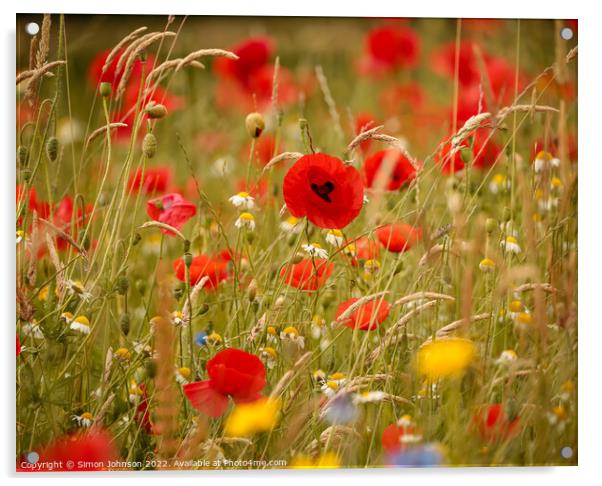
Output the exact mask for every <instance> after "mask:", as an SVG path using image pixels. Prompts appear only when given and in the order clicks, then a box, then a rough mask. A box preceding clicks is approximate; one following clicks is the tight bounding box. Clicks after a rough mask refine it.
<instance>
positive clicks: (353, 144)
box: [347, 125, 384, 152]
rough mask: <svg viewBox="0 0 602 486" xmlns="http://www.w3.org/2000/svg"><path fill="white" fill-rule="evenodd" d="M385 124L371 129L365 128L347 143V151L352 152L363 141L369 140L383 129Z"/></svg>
mask: <svg viewBox="0 0 602 486" xmlns="http://www.w3.org/2000/svg"><path fill="white" fill-rule="evenodd" d="M383 127H384V125H378V126H377V127H374V128H370V129H369V130H365V131H363V132H361V133H360V134H359V135H358V136H357V137H355V138H354V139H353V140H352V141H351V143H349V145H347V152H351V151H352V150H353V149H355V148H356V147H358V146H359V145H360V144H361V143H362V142H365V141H366V140H369V139H371V138H372V136H373V135H375V134H376V132H378V131H379V130H380V129H382V128H383Z"/></svg>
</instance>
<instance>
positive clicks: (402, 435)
mask: <svg viewBox="0 0 602 486" xmlns="http://www.w3.org/2000/svg"><path fill="white" fill-rule="evenodd" d="M421 436H422V432H421V431H420V430H419V429H418V428H417V427H416V426H414V425H411V424H407V425H399V424H390V425H387V427H385V430H383V435H382V436H381V438H380V441H381V444H382V446H383V449H384V450H385V452H387V453H388V454H394V453H395V452H397V451H399V450H400V449H404V448H405V447H406V446H407V445H408V444H413V443H415V442H416V441H417V440H418V439H419V438H421Z"/></svg>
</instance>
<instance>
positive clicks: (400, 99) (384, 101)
mask: <svg viewBox="0 0 602 486" xmlns="http://www.w3.org/2000/svg"><path fill="white" fill-rule="evenodd" d="M425 98H426V96H425V94H424V90H423V89H422V87H421V86H420V85H419V84H418V83H416V82H409V83H404V84H395V85H393V86H390V87H389V88H386V89H384V90H383V91H381V93H380V96H379V103H380V106H381V108H382V110H383V111H384V112H385V113H386V114H388V115H389V116H397V115H399V114H400V113H407V112H411V113H412V114H415V113H416V112H420V111H422V109H423V107H424V103H425Z"/></svg>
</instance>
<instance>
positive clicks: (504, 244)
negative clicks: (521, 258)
mask: <svg viewBox="0 0 602 486" xmlns="http://www.w3.org/2000/svg"><path fill="white" fill-rule="evenodd" d="M500 247H501V248H502V250H504V251H505V252H506V253H514V254H515V255H517V254H519V253H520V252H521V251H522V250H521V247H520V245H519V244H518V240H517V239H516V238H515V237H514V236H506V239H505V240H503V241H501V242H500Z"/></svg>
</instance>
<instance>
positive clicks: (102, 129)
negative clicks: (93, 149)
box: [84, 122, 128, 152]
mask: <svg viewBox="0 0 602 486" xmlns="http://www.w3.org/2000/svg"><path fill="white" fill-rule="evenodd" d="M127 126H128V124H127V123H121V122H114V123H109V124H108V125H104V126H102V127H98V128H97V129H96V130H94V131H93V132H92V133H91V134H90V136H89V137H88V139H87V140H86V144H85V145H84V152H85V151H86V150H87V148H88V146H89V145H90V144H91V143H92V142H93V141H94V140H96V138H98V137H99V136H100V135H102V134H103V133H106V132H107V128H108V129H109V130H114V129H115V128H125V127H127Z"/></svg>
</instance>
